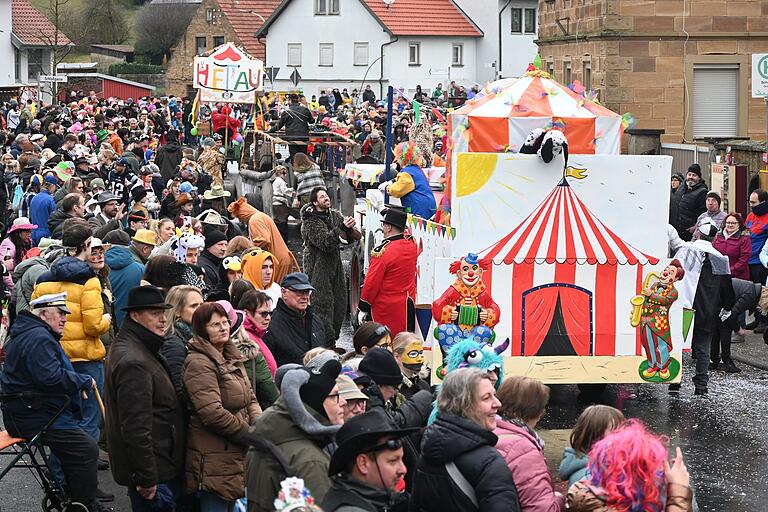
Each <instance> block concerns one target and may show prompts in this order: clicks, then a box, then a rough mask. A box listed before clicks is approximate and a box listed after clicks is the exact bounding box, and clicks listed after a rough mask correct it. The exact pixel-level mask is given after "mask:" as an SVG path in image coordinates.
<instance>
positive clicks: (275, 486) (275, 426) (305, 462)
mask: <svg viewBox="0 0 768 512" xmlns="http://www.w3.org/2000/svg"><path fill="white" fill-rule="evenodd" d="M290 388H291V389H292V395H291V396H286V395H281V397H280V398H278V400H277V402H275V405H273V406H272V407H270V408H269V409H267V410H266V411H264V413H263V414H262V415H261V416H259V418H258V419H257V420H256V423H254V425H253V428H252V432H253V433H254V434H255V435H256V436H261V437H263V438H264V439H266V440H267V441H269V442H271V443H273V444H274V445H276V447H277V449H278V450H279V451H280V452H281V453H282V455H283V457H284V458H285V460H286V461H287V463H288V464H289V466H290V469H291V470H292V471H293V472H294V473H295V474H294V475H293V476H297V477H299V478H302V479H303V480H304V485H305V486H306V487H307V488H308V489H309V490H310V492H311V493H312V497H313V498H314V499H315V501H316V502H317V503H321V502H322V501H323V499H324V498H325V493H326V492H328V489H329V488H330V486H331V482H330V478H329V477H328V465H329V463H330V461H331V459H330V457H329V455H328V453H327V452H326V451H325V450H324V448H325V447H326V446H327V445H328V444H330V443H331V442H332V439H333V434H334V433H335V432H336V430H338V428H339V427H338V426H331V425H329V423H328V419H327V418H325V417H324V416H321V415H320V414H319V413H317V412H315V411H314V410H312V409H311V408H310V407H308V406H306V405H305V404H304V403H303V402H301V399H300V397H299V389H298V387H297V386H290ZM286 389H288V387H287V386H286V383H285V381H284V382H283V390H284V391H285V390H286ZM247 458H248V462H247V465H246V480H247V486H248V489H247V494H248V512H273V511H274V510H275V507H274V505H273V502H274V499H275V497H276V496H277V492H278V490H279V489H280V482H281V481H282V480H284V479H285V478H286V474H285V472H284V470H283V468H281V467H280V464H278V462H277V461H276V460H275V458H274V457H272V456H270V455H269V454H267V453H264V452H263V451H259V450H258V449H256V448H251V449H250V450H249V451H248V457H247Z"/></svg>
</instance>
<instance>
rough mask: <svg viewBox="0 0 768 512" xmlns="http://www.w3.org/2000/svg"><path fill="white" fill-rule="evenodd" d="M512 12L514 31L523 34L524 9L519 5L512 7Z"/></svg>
mask: <svg viewBox="0 0 768 512" xmlns="http://www.w3.org/2000/svg"><path fill="white" fill-rule="evenodd" d="M510 12H511V14H512V33H513V34H521V33H522V32H523V10H522V9H521V8H519V7H513V8H512V9H510Z"/></svg>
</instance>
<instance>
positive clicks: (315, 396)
mask: <svg viewBox="0 0 768 512" xmlns="http://www.w3.org/2000/svg"><path fill="white" fill-rule="evenodd" d="M307 371H308V372H309V374H310V375H309V380H308V381H307V383H306V384H304V385H303V386H301V389H300V390H299V396H301V401H302V402H304V403H305V404H307V405H308V406H309V407H311V408H312V409H314V410H315V412H317V413H319V414H321V415H323V417H325V418H328V416H327V415H326V413H325V407H323V401H325V399H326V398H327V397H328V395H329V394H330V393H331V390H332V389H333V386H335V385H336V377H338V376H339V373H340V372H341V363H340V362H339V361H337V360H336V359H331V360H329V361H326V362H325V364H323V366H322V367H320V368H313V369H311V370H310V369H308V368H307Z"/></svg>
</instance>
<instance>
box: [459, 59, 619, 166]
mask: <svg viewBox="0 0 768 512" xmlns="http://www.w3.org/2000/svg"><path fill="white" fill-rule="evenodd" d="M537 73H539V74H541V73H542V72H541V71H537ZM450 123H451V124H450V130H451V133H452V135H453V149H452V151H453V152H455V153H462V152H472V153H499V152H503V151H505V148H511V149H512V150H513V151H518V150H519V149H520V146H521V145H522V143H523V141H525V138H526V137H527V136H528V134H529V133H530V132H531V131H532V130H534V129H535V128H548V127H552V126H557V127H558V129H560V130H562V131H563V132H564V133H565V136H566V137H567V138H568V150H569V153H571V154H619V152H620V149H621V134H622V131H623V127H622V118H621V116H620V115H619V114H617V113H615V112H613V111H611V110H609V109H607V108H605V107H603V106H601V105H599V104H597V103H595V102H594V101H590V100H589V99H586V98H584V97H583V96H581V95H579V94H576V93H575V92H573V91H571V90H570V89H569V88H568V87H566V86H564V85H561V84H559V83H557V82H555V81H554V80H551V79H549V78H541V77H538V76H525V77H523V78H520V79H515V78H511V79H503V80H498V81H496V82H493V83H490V84H488V85H486V86H485V88H484V89H483V91H482V93H481V94H479V95H478V96H477V97H475V98H473V99H472V100H470V101H468V102H467V104H466V105H464V106H463V107H461V108H459V109H457V110H456V111H454V112H453V113H452V114H451V116H450Z"/></svg>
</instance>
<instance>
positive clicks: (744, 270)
mask: <svg viewBox="0 0 768 512" xmlns="http://www.w3.org/2000/svg"><path fill="white" fill-rule="evenodd" d="M712 247H714V248H715V249H717V250H718V251H719V252H720V254H722V255H723V256H727V257H728V263H729V265H730V268H731V276H732V277H738V278H739V279H749V259H750V257H751V256H752V241H751V240H750V238H749V232H748V231H744V232H743V233H734V234H733V235H731V236H730V237H728V238H725V236H723V232H722V231H721V232H720V233H718V234H717V236H716V237H715V240H714V241H713V242H712Z"/></svg>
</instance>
